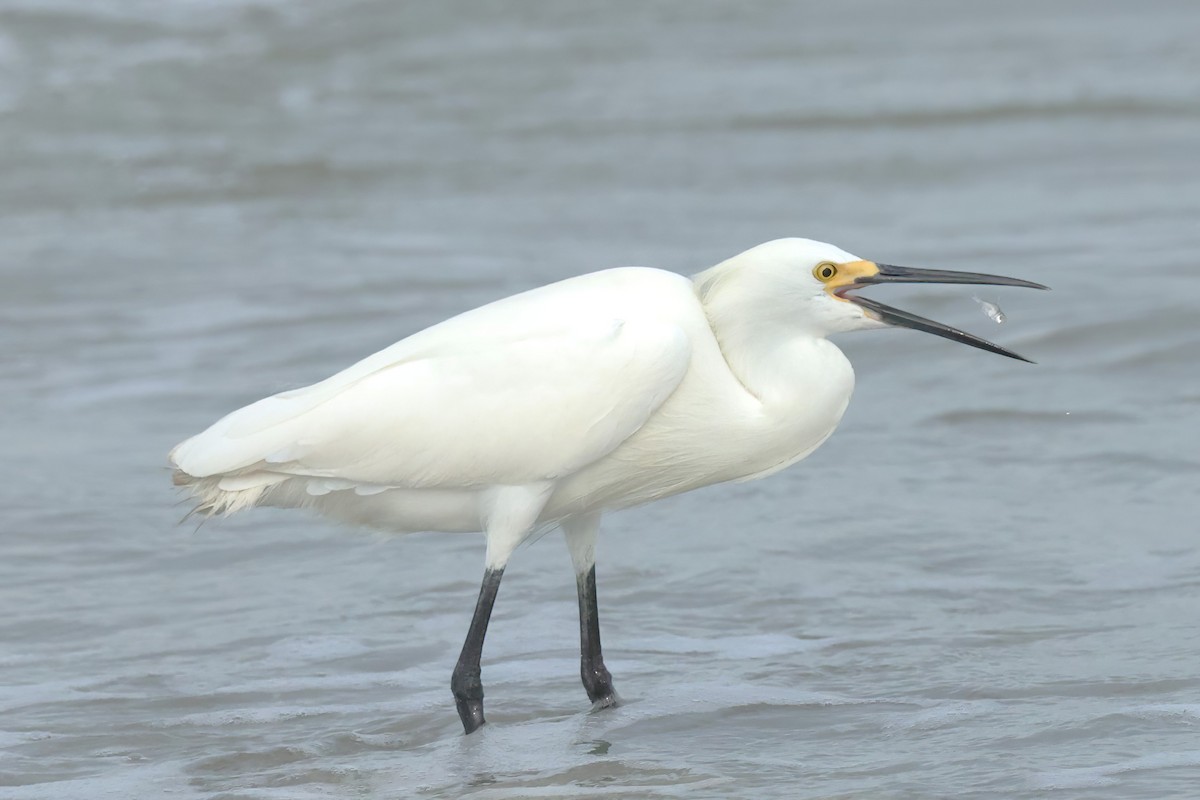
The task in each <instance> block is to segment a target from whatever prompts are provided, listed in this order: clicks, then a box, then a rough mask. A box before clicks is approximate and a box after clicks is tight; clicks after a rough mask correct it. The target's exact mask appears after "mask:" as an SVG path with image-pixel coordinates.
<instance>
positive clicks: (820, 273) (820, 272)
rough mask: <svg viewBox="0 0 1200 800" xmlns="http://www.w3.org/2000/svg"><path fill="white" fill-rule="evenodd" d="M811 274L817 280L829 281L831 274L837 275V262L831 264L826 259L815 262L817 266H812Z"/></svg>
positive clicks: (831, 277)
mask: <svg viewBox="0 0 1200 800" xmlns="http://www.w3.org/2000/svg"><path fill="white" fill-rule="evenodd" d="M813 275H814V276H816V278H817V280H819V281H822V282H828V281H831V280H833V276H834V275H837V264H831V263H829V262H828V261H825V262H823V263H821V264H817V266H815V267H813Z"/></svg>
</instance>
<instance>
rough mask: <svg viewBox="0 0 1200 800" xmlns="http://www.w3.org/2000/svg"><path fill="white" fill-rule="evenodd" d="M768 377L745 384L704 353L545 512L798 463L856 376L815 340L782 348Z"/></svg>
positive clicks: (645, 498) (840, 409)
mask: <svg viewBox="0 0 1200 800" xmlns="http://www.w3.org/2000/svg"><path fill="white" fill-rule="evenodd" d="M763 366H766V365H763ZM768 372H769V373H770V374H771V378H770V379H769V380H765V379H764V380H763V381H761V382H759V383H757V384H755V385H753V386H750V387H748V386H746V385H745V384H743V383H742V382H741V381H739V380H738V379H737V378H736V376H732V375H730V374H729V372H728V370H727V369H724V370H721V369H718V368H717V366H716V365H715V363H714V360H713V359H712V358H711V357H704V354H703V353H701V357H700V358H698V359H696V360H695V361H694V362H693V368H692V370H691V371H690V372H689V373H688V375H687V376H686V377H685V379H684V381H683V383H682V384H681V385H680V387H679V389H678V390H677V391H676V392H675V394H674V395H672V396H671V397H670V398H669V399H668V400H667V401H666V402H665V403H664V404H663V406H662V407H661V408H660V409H659V410H658V411H657V412H656V413H655V414H654V415H653V416H652V417H651V418H650V419H649V420H648V421H647V423H646V424H645V426H643V427H642V429H641V430H639V431H638V432H637V433H635V434H634V435H633V436H631V437H630V438H629V439H628V440H626V441H625V442H624V443H623V444H622V445H621V446H619V447H618V448H617V449H616V450H614V451H613V452H612V453H610V454H609V455H608V456H606V457H605V458H603V459H601V460H600V461H598V462H597V463H595V464H592V465H590V466H589V467H588V468H586V469H584V470H582V471H580V472H579V473H577V474H576V475H574V476H572V477H571V478H569V479H568V480H566V481H565V482H564V483H563V484H562V486H561V489H560V491H559V492H558V493H557V496H556V497H555V499H554V502H552V504H551V506H552V508H551V509H550V511H551V513H553V514H554V515H555V516H558V515H559V514H558V512H559V511H561V510H565V511H567V513H571V512H574V511H580V510H586V509H587V508H599V507H606V508H624V507H629V506H634V505H639V504H641V503H645V502H649V501H651V500H656V499H658V498H661V497H665V496H668V495H671V494H678V493H680V492H685V491H688V490H690V489H696V488H699V487H701V486H707V485H711V484H716V483H724V482H727V481H742V480H752V479H755V478H760V477H765V476H766V475H770V474H772V473H774V472H777V471H779V470H781V469H783V468H785V467H787V466H789V465H790V464H794V463H795V462H797V461H799V460H800V459H802V458H804V457H805V456H807V455H808V454H810V453H811V452H812V451H814V450H815V449H816V448H817V447H819V446H820V445H821V443H822V442H824V441H825V440H826V439H827V438H829V436H830V435H831V434H832V433H833V431H834V429H835V428H836V427H837V424H838V422H839V421H840V420H841V418H842V414H843V413H844V412H845V410H846V407H847V405H848V404H849V402H850V395H851V394H852V392H853V390H854V370H853V369H852V368H851V366H850V362H849V361H848V360H847V359H846V357H845V356H844V355H843V354H842V352H841V351H840V350H839V349H838V348H837V347H836V346H835V345H833V344H832V343H830V342H828V341H825V340H823V339H821V340H815V341H813V342H809V343H804V345H803V346H800V347H798V348H786V352H783V353H780V354H779V361H778V363H777V364H776V365H775V369H774V370H768Z"/></svg>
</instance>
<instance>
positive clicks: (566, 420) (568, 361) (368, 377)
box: [172, 317, 691, 489]
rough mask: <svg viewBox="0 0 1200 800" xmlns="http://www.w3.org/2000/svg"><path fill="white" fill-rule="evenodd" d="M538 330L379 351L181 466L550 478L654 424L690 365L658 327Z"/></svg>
mask: <svg viewBox="0 0 1200 800" xmlns="http://www.w3.org/2000/svg"><path fill="white" fill-rule="evenodd" d="M539 327H540V329H539V330H535V331H533V332H529V333H527V334H525V335H523V336H517V337H510V338H508V339H507V340H503V341H487V340H483V341H481V340H479V339H478V338H476V337H472V339H473V341H469V342H468V341H457V342H454V343H453V344H454V346H452V347H445V348H441V350H440V351H439V349H438V348H426V349H422V348H415V347H408V348H406V350H407V351H408V357H407V358H404V359H402V360H400V361H397V362H393V363H385V362H384V361H383V360H382V359H380V358H378V356H380V355H382V353H381V354H376V356H372V357H371V358H369V359H367V360H365V361H364V362H360V364H359V365H356V366H355V367H352V368H351V369H350V370H347V373H350V372H352V371H355V370H357V372H355V373H354V374H346V373H342V374H340V375H339V376H335V378H339V380H334V379H330V380H328V381H324V382H322V383H318V384H314V385H313V386H311V387H307V388H305V389H299V390H294V391H291V392H285V393H282V394H279V395H275V396H273V397H269V398H266V399H264V400H261V401H259V402H258V403H254V404H252V405H250V406H247V407H245V408H243V409H240V410H238V411H235V412H233V413H232V414H230V415H229V416H227V417H226V418H224V419H222V420H220V421H218V422H217V423H216V424H214V425H213V426H212V427H211V428H209V429H208V430H207V431H205V432H203V433H201V434H199V435H197V436H195V437H193V438H192V439H189V440H188V441H186V442H184V443H182V444H181V445H179V446H178V447H177V448H176V449H175V450H174V451H172V460H173V461H174V463H175V464H176V466H177V467H178V468H179V470H180V471H182V472H183V473H185V474H187V475H190V476H192V477H194V478H205V477H212V476H237V475H239V474H247V473H255V472H261V471H267V472H270V473H273V474H275V475H286V476H312V477H319V478H326V479H329V480H328V481H327V482H326V483H325V484H322V486H328V487H329V488H330V489H332V488H333V487H335V486H343V485H365V484H370V485H374V486H395V487H407V488H468V487H476V486H486V485H498V484H499V485H519V484H526V483H530V482H534V481H545V480H553V479H555V478H559V477H562V476H564V475H567V474H570V473H572V472H574V471H576V470H578V469H580V468H581V467H583V466H586V465H587V464H589V463H591V462H593V461H595V460H597V459H599V458H601V457H602V456H604V455H605V454H607V453H609V452H611V451H612V450H613V449H615V448H616V447H617V445H619V444H620V443H621V442H622V441H624V440H625V439H626V438H628V437H629V436H630V435H632V434H633V433H634V432H635V431H637V430H638V429H639V428H640V427H641V426H642V425H643V424H645V422H646V420H647V419H648V418H649V417H650V415H651V414H653V413H654V411H655V410H656V409H657V408H658V407H659V406H660V405H662V403H663V402H664V401H665V400H666V399H667V398H668V397H669V396H670V395H671V393H672V392H674V390H675V388H676V387H677V386H678V385H679V383H680V382H681V381H682V379H683V376H684V374H685V373H686V371H687V368H688V364H689V361H690V357H691V348H690V344H689V342H688V339H687V336H686V335H685V333H684V332H683V331H682V330H681V329H680V328H679V327H678V326H676V325H673V324H670V323H665V322H660V321H653V320H649V321H648V320H643V319H615V318H611V317H608V318H605V317H594V318H583V319H573V320H570V321H562V320H558V321H554V322H553V324H545V325H542V326H539ZM430 330H431V331H432V330H435V329H430ZM418 336H420V334H418ZM414 338H415V337H414ZM468 345H471V346H468ZM384 352H386V351H384ZM367 363H370V366H372V367H377V368H375V369H365V368H363V366H362V365H364V364H367ZM226 479H228V478H226Z"/></svg>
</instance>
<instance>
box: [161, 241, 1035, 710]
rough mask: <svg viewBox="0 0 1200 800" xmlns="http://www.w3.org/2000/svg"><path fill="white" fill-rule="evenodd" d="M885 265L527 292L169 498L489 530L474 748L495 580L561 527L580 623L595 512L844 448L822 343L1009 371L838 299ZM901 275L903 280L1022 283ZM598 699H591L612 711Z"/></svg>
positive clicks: (215, 510)
mask: <svg viewBox="0 0 1200 800" xmlns="http://www.w3.org/2000/svg"><path fill="white" fill-rule="evenodd" d="M884 267H886V265H876V264H874V263H872V262H866V261H860V260H858V259H856V258H855V257H854V256H852V255H850V254H849V253H846V252H845V251H843V250H840V249H839V248H837V247H834V246H832V245H828V244H824V243H821V242H813V241H810V240H806V239H782V240H778V241H774V242H768V243H767V244H764V245H760V246H759V247H756V248H754V249H752V250H749V251H747V252H745V253H742V254H741V255H739V256H735V257H734V258H731V259H729V260H728V261H726V262H724V263H722V264H719V265H717V266H716V267H713V268H712V269H709V270H707V271H705V272H703V273H701V274H699V275H697V276H696V277H695V278H694V279H688V278H685V277H682V276H680V275H677V274H674V273H670V272H665V271H662V270H656V269H647V268H640V267H627V268H621V269H611V270H605V271H602V272H595V273H591V274H588V275H582V276H579V277H576V278H571V279H568V280H565V281H561V282H559V283H555V284H551V285H549V286H544V287H541V288H538V289H534V290H532V291H528V292H524V293H522V294H518V295H514V296H512V297H508V298H505V299H503V300H499V301H497V302H494V303H491V304H489V305H486V306H483V307H481V308H477V309H475V310H473V311H468V312H466V313H464V314H461V315H459V316H457V317H454V318H452V319H449V320H447V321H445V322H442V323H440V324H438V325H434V326H432V327H430V328H428V329H426V330H423V331H420V332H418V333H415V334H413V335H412V336H410V337H408V338H407V339H404V340H402V341H400V342H398V343H397V344H395V345H392V346H391V347H389V348H386V349H385V350H382V351H380V352H378V353H376V354H374V355H372V356H369V357H367V358H365V359H363V360H362V361H360V362H358V363H357V364H355V365H353V366H351V367H349V368H348V369H346V370H343V371H342V372H339V373H338V374H336V375H334V376H332V377H330V378H328V379H327V380H324V381H321V382H320V383H317V384H314V385H312V386H308V387H305V388H302V389H296V390H293V391H288V392H283V393H280V394H277V395H274V396H272V397H268V398H265V399H263V400H260V401H258V402H257V403H253V404H251V405H249V406H246V407H245V408H242V409H239V410H237V411H234V412H233V413H231V414H229V415H228V416H226V417H224V418H223V419H221V420H219V421H217V422H216V423H215V424H213V425H212V426H211V427H210V428H208V429H207V430H205V431H204V432H202V433H200V434H198V435H196V436H194V437H192V438H190V439H188V440H187V441H185V442H183V443H181V444H180V445H178V446H177V447H176V448H175V449H174V450H172V452H171V454H170V459H171V462H172V464H173V466H174V468H175V482H176V483H177V484H179V485H181V486H185V487H186V488H187V489H188V490H189V491H190V492H191V493H192V494H193V495H194V496H195V498H196V500H197V508H196V510H197V511H198V512H200V513H202V514H229V513H233V512H236V511H241V510H243V509H245V508H249V507H251V506H255V505H272V506H283V507H308V508H312V509H314V510H316V511H318V512H321V513H323V514H326V515H328V516H331V517H334V518H337V519H341V520H345V521H349V522H352V523H356V524H365V525H371V526H375V527H381V528H385V529H389V530H394V531H399V532H405V531H420V530H435V531H483V532H485V533H486V536H487V558H486V567H487V569H488V573H487V574H488V575H493V574H495V576H496V577H495V582H496V583H495V584H494V585H492V584H489V583H488V581H487V580H485V584H484V590H483V592H482V594H481V599H480V607H479V609H477V611H476V615H477V616H476V621H477V622H478V621H479V619H481V618H482V627H481V628H480V629H479V631H478V632H477V634H478V635H477V637H476V638H474V639H473V638H472V637H468V643H467V646H465V647H464V651H463V652H464V655H463V659H462V660H460V664H459V669H458V670H456V673H455V675H456V678H455V680H456V684H455V695H456V698H458V700H459V711H460V714H462V716H463V723H464V725H465V726H466V728H467V730H468V732H470V731H471V730H473V729H474V727H478V725H479V724H482V721H483V717H482V689H481V687H476V686H475V684H476V683H477V682H478V650H479V649H480V648H481V647H482V630H483V629H485V628H486V623H487V616H488V615H489V614H490V611H491V600H494V596H495V586H496V585H498V581H499V577H498V576H499V574H500V572H502V570H503V568H504V565H505V564H506V563H507V561H508V558H509V556H510V555H511V553H512V551H513V549H514V548H515V547H516V546H517V545H518V544H520V542H521V541H523V540H524V539H526V538H528V537H529V536H530V535H532V534H533V532H535V531H536V530H538V529H540V528H544V527H546V526H548V525H551V524H555V523H559V524H561V525H562V527H563V529H564V531H565V533H566V536H567V539H568V544H569V545H570V547H571V552H572V556H573V558H574V561H575V567H576V571H577V573H578V575H579V577H580V581H581V583H580V592H581V594H580V598H581V613H582V614H583V617H581V619H584V621H585V622H586V618H587V614H586V613H584V612H585V610H586V609H585V605H586V604H588V603H590V607H592V608H593V611H592V618H593V619H594V605H595V585H594V572H593V571H592V569H593V562H594V543H595V537H596V530H597V528H598V525H599V519H600V514H601V513H603V512H604V511H608V510H612V509H617V508H625V507H629V506H633V505H637V504H639V503H644V502H647V501H650V500H654V499H656V498H660V497H663V496H666V495H670V494H674V493H678V492H682V491H686V490H689V489H694V488H697V487H700V486H705V485H709V484H714V483H719V482H722V481H729V480H746V479H750V478H756V477H761V476H763V475H767V474H770V473H772V472H774V471H776V470H779V469H782V468H783V467H785V466H787V465H788V464H791V463H793V462H795V461H797V460H799V459H801V458H803V457H804V456H805V455H807V454H808V453H810V452H812V451H813V450H814V449H815V448H816V447H817V446H819V445H820V444H821V443H822V442H823V441H824V440H825V439H826V438H827V437H828V436H829V435H830V434H831V433H832V432H833V430H834V428H835V426H836V425H837V423H838V421H839V420H840V419H841V416H842V413H843V412H844V410H845V408H846V405H847V403H848V402H849V399H850V394H851V391H852V390H853V386H854V372H853V370H852V369H851V367H850V364H849V362H848V361H847V360H846V358H845V357H844V356H843V355H842V353H841V351H840V350H838V349H837V347H835V346H834V345H833V344H831V343H830V342H828V341H827V340H826V338H825V337H826V336H827V335H828V334H830V333H837V332H841V331H850V330H856V329H863V328H877V327H882V326H883V325H884V324H885V323H889V322H890V323H893V324H905V325H910V326H913V327H922V329H923V330H930V331H931V332H935V333H939V334H940V335H946V336H950V337H951V338H956V339H958V340H959V341H966V342H967V343H970V344H975V345H976V346H985V345H986V348H987V349H992V350H994V351H995V352H1003V353H1005V354H1006V355H1012V354H1010V353H1007V351H1003V349H1002V348H997V347H996V346H995V345H990V344H988V343H982V344H981V343H980V342H981V340H977V339H974V337H970V336H969V335H968V334H963V333H962V332H959V331H953V330H952V329H948V328H945V327H944V326H937V325H936V323H931V322H929V321H927V320H920V318H916V317H912V316H911V315H903V312H896V311H895V310H894V309H889V308H888V307H886V306H882V305H880V304H877V303H874V302H873V301H867V300H866V299H865V298H857V297H853V296H851V295H848V294H846V290H848V289H850V288H852V287H854V286H857V285H860V284H862V283H876V282H882V281H883V280H884V279H885V276H886V275H887V274H890V273H885V272H884V271H883V269H884ZM890 269H892V270H893V271H895V270H900V272H899V273H896V274H898V275H900V277H894V276H893V277H891V278H889V279H890V280H933V279H935V278H930V277H928V276H930V275H933V276H935V277H936V279H939V280H943V281H945V280H946V276H947V275H953V276H958V278H956V279H954V280H953V282H974V283H987V282H996V280H1002V281H1008V280H1010V279H998V278H996V276H974V278H972V279H971V280H964V279H962V276H968V277H970V274H969V273H946V272H936V273H935V272H932V271H929V272H927V273H926V277H924V278H922V277H920V276H919V275H918V271H914V270H908V269H906V268H890ZM914 275H917V276H918V277H913V276H914ZM984 278H986V279H989V280H982V279H984ZM994 278H996V280H990V279H994ZM868 303H870V304H868ZM864 306H865V307H864ZM889 315H892V316H889ZM895 315H899V316H895ZM893 316H894V318H893ZM913 320H917V322H916V323H914V322H913ZM930 326H933V327H932V328H931V327H930ZM588 574H591V575H592V578H591V581H592V583H591V584H590V586H591V588H590V590H589V589H587V586H586V584H587V581H586V580H585V576H586V575H588ZM489 585H491V587H492V588H491V589H490V599H489ZM589 592H590V594H589ZM485 600H486V602H485ZM481 614H482V617H480V615H481ZM472 631H473V633H472V636H476V626H475V625H473V627H472ZM589 636H590V637H591V638H590V639H589ZM598 637H599V633H598V628H597V629H595V631H594V632H593V633H592V634H588V633H586V631H585V633H584V639H583V642H584V680H585V684H587V683H588V680H589V679H588V670H589V669H593V668H594V666H595V663H596V662H599V670H600V671H601V672H603V676H607V672H604V671H603V663H602V662H600V661H599V638H598ZM589 642H591V644H589ZM593 645H594V653H592V656H591V659H592V660H591V661H589V660H588V659H589V655H588V653H589V649H590V648H593ZM589 664H592V667H589V666H588V665H589ZM464 665H465V666H464ZM472 670H473V671H472ZM593 672H595V670H594V669H593ZM595 674H600V673H598V672H597V673H595ZM463 676H467V677H465V678H464V677H463ZM471 676H474V677H471ZM603 676H602V677H603ZM467 678H470V680H467ZM463 681H466V682H465V683H464V682H463ZM472 681H474V683H472ZM604 684H605V681H603V680H601V681H600V683H599V684H596V686H598V687H599V688H596V686H592V685H589V689H588V691H589V696H592V695H593V694H597V695H598V696H602V697H607V698H608V700H609V701H610V702H611V700H612V699H613V698H614V697H615V695H613V694H612V692H611V683H610V682H609V683H608V685H607V690H605V686H604ZM464 687H465V688H464ZM593 689H595V692H593ZM476 694H477V695H478V696H476ZM595 699H596V697H593V700H595Z"/></svg>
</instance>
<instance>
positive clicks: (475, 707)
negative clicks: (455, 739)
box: [454, 697, 487, 734]
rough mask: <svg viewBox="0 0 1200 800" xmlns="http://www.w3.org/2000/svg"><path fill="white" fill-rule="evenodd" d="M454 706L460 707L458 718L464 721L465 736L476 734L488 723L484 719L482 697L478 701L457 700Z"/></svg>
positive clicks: (472, 699)
mask: <svg viewBox="0 0 1200 800" xmlns="http://www.w3.org/2000/svg"><path fill="white" fill-rule="evenodd" d="M454 704H455V705H456V706H458V716H459V719H461V720H462V724H463V733H464V734H472V733H474V732H475V731H477V730H479V729H480V728H481V727H483V725H484V724H485V723H486V722H487V720H485V719H484V718H483V698H482V697H481V698H479V699H478V700H476V699H474V698H471V699H467V698H463V699H455V701H454Z"/></svg>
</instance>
